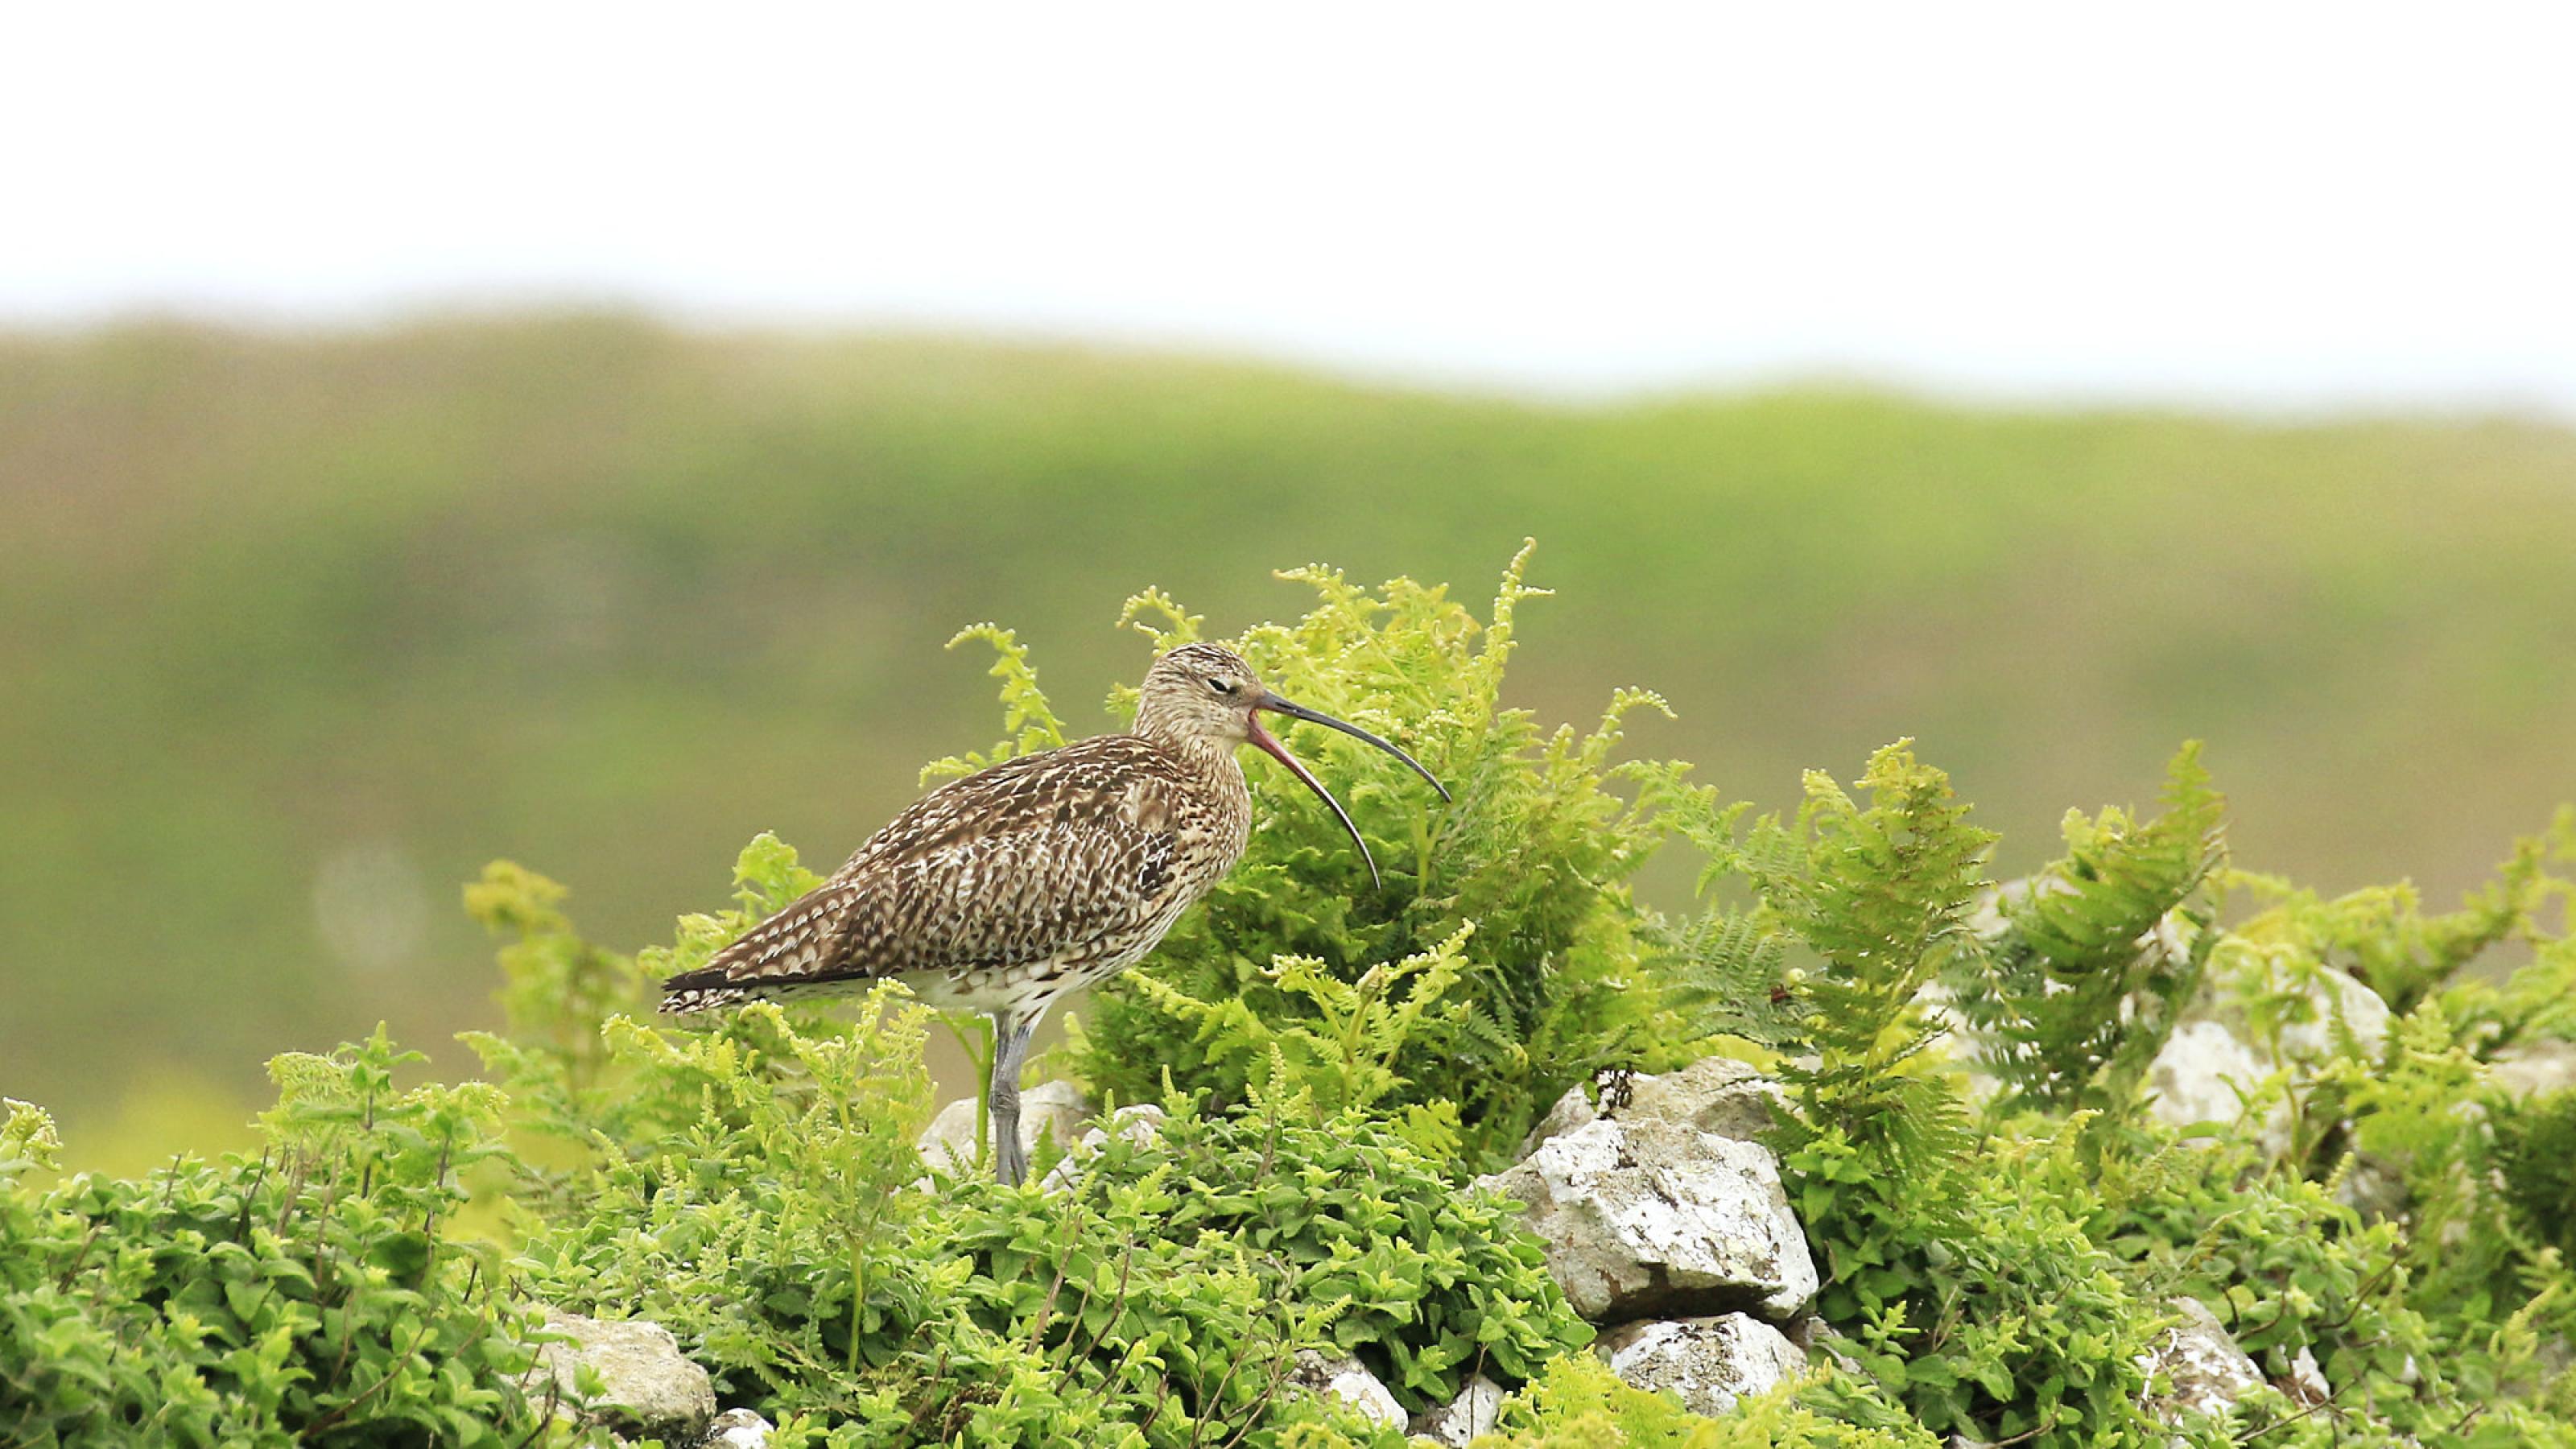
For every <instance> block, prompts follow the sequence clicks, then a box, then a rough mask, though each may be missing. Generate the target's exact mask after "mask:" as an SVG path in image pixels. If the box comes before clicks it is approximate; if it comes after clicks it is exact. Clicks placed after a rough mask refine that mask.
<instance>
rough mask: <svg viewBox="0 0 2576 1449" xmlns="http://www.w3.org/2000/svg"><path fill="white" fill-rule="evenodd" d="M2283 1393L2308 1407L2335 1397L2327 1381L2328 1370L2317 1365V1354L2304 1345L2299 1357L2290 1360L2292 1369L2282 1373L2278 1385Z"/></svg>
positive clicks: (2313, 1406)
mask: <svg viewBox="0 0 2576 1449" xmlns="http://www.w3.org/2000/svg"><path fill="white" fill-rule="evenodd" d="M2277 1387H2279V1389H2280V1390H2281V1392H2282V1393H2285V1394H2287V1395H2289V1396H2290V1397H2291V1398H2292V1399H2293V1400H2295V1401H2296V1402H2297V1403H2299V1404H2300V1405H2301V1406H2303V1407H2306V1408H2311V1409H2313V1408H2315V1407H2316V1406H2317V1405H2319V1404H2322V1403H2324V1402H2326V1401H2327V1400H2329V1399H2331V1398H2333V1397H2334V1390H2333V1388H2332V1387H2330V1386H2328V1384H2327V1383H2326V1372H2325V1370H2324V1369H2321V1368H2319V1367H2317V1356H2316V1354H2314V1353H2313V1352H2311V1351H2309V1349H2308V1348H2307V1347H2306V1346H2305V1345H2302V1346H2301V1347H2300V1349H2299V1354H2298V1357H2296V1358H2293V1359H2291V1360H2290V1371H2289V1372H2288V1373H2287V1374H2284V1375H2282V1377H2281V1382H2280V1383H2279V1385H2278V1386H2277Z"/></svg>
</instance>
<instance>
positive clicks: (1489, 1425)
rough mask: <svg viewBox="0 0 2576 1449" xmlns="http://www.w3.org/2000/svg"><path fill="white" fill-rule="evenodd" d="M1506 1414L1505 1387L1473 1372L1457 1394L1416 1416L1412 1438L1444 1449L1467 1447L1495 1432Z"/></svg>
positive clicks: (1465, 1448) (1462, 1448) (1464, 1448)
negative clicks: (1426, 1441)
mask: <svg viewBox="0 0 2576 1449" xmlns="http://www.w3.org/2000/svg"><path fill="white" fill-rule="evenodd" d="M1502 1413H1503V1386H1502V1385H1500V1384H1498V1383H1495V1382H1494V1381H1493V1380H1492V1379H1489V1378H1487V1377H1485V1376H1484V1375H1483V1374H1474V1375H1471V1376H1470V1377H1469V1378H1468V1380H1467V1382H1466V1385H1465V1387H1463V1388H1461V1389H1459V1390H1458V1397H1456V1398H1454V1399H1451V1400H1450V1401H1449V1402H1447V1403H1445V1404H1434V1405H1432V1406H1431V1407H1430V1408H1428V1409H1425V1410H1423V1411H1422V1412H1421V1413H1419V1414H1416V1415H1414V1417H1413V1437H1414V1438H1417V1439H1428V1440H1430V1441H1431V1442H1432V1443H1434V1444H1438V1445H1442V1446H1443V1449H1467V1446H1468V1445H1469V1444H1472V1443H1474V1442H1475V1439H1476V1436H1477V1435H1479V1434H1487V1433H1491V1432H1493V1428H1494V1424H1495V1421H1496V1420H1498V1419H1500V1418H1501V1417H1502Z"/></svg>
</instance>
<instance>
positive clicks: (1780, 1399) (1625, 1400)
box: [1473, 1354, 1941, 1449]
mask: <svg viewBox="0 0 2576 1449" xmlns="http://www.w3.org/2000/svg"><path fill="white" fill-rule="evenodd" d="M1801 1387H1802V1388H1803V1389H1804V1392H1803V1393H1792V1392H1789V1391H1787V1390H1776V1391H1774V1392H1772V1393H1768V1394H1764V1395H1761V1396H1760V1397H1758V1398H1754V1399H1751V1400H1748V1401H1746V1402H1744V1403H1742V1404H1739V1405H1738V1406H1737V1408H1736V1411H1735V1412H1734V1413H1733V1414H1731V1415H1729V1416H1727V1417H1725V1418H1716V1419H1713V1418H1704V1417H1702V1416H1700V1415H1697V1414H1692V1413H1688V1412H1685V1411H1684V1410H1683V1408H1682V1406H1681V1402H1680V1401H1679V1400H1678V1399H1676V1398H1675V1397H1674V1396H1673V1395H1671V1394H1668V1393H1652V1392H1648V1391H1647V1390H1644V1389H1638V1388H1631V1387H1630V1386H1629V1385H1627V1384H1625V1383H1623V1382H1621V1381H1620V1379H1619V1377H1618V1375H1616V1374H1613V1373H1612V1372H1610V1370H1609V1368H1608V1367H1607V1366H1606V1365H1604V1364H1603V1363H1602V1362H1601V1361H1600V1360H1599V1359H1597V1358H1594V1357H1592V1356H1591V1355H1589V1354H1575V1355H1569V1356H1568V1357H1565V1358H1561V1359H1558V1360H1556V1361H1555V1362H1554V1363H1552V1364H1550V1365H1549V1366H1548V1371H1547V1374H1546V1376H1545V1377H1544V1378H1541V1379H1539V1380H1537V1381H1535V1382H1533V1383H1531V1384H1530V1386H1529V1387H1528V1388H1527V1389H1524V1390H1523V1391H1522V1392H1520V1393H1518V1394H1515V1395H1513V1396H1512V1397H1511V1398H1509V1399H1506V1400H1505V1401H1504V1402H1503V1409H1502V1414H1501V1422H1500V1424H1499V1425H1497V1427H1496V1428H1495V1430H1494V1432H1492V1433H1489V1434H1485V1435H1481V1436H1479V1437H1478V1438H1477V1440H1476V1442H1475V1444H1474V1446H1473V1449H1936V1446H1938V1445H1939V1444H1940V1442H1941V1441H1940V1440H1938V1439H1936V1438H1934V1437H1933V1436H1932V1435H1930V1434H1928V1433H1925V1432H1924V1431H1923V1430H1922V1429H1921V1428H1919V1427H1916V1426H1914V1425H1912V1424H1909V1423H1906V1422H1905V1421H1904V1419H1903V1416H1902V1415H1901V1414H1896V1413H1893V1412H1892V1411H1890V1410H1888V1409H1887V1407H1886V1406H1885V1405H1884V1404H1883V1403H1880V1402H1878V1401H1877V1400H1876V1399H1875V1398H1874V1397H1873V1396H1872V1395H1871V1394H1870V1393H1869V1392H1868V1390H1867V1389H1866V1388H1857V1389H1855V1388H1854V1387H1853V1386H1851V1385H1848V1384H1840V1383H1836V1382H1834V1381H1833V1380H1832V1378H1831V1377H1830V1376H1829V1377H1827V1378H1824V1379H1820V1380H1818V1381H1817V1382H1815V1383H1812V1384H1809V1385H1805V1386H1801ZM1809 1399H1830V1400H1832V1401H1833V1402H1834V1403H1835V1404H1836V1407H1837V1408H1838V1409H1839V1410H1840V1411H1841V1412H1840V1414H1839V1415H1836V1414H1828V1413H1826V1412H1823V1411H1821V1410H1819V1409H1817V1408H1815V1407H1812V1406H1811V1405H1810V1404H1809V1403H1808V1402H1807V1400H1809ZM1855 1419H1858V1420H1865V1421H1867V1422H1854V1420H1855Z"/></svg>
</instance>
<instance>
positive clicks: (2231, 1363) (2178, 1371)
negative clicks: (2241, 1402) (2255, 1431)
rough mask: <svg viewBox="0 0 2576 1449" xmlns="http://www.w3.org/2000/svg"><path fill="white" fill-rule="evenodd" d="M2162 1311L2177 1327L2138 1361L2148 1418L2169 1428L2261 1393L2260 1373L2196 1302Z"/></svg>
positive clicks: (2172, 1304)
mask: <svg viewBox="0 0 2576 1449" xmlns="http://www.w3.org/2000/svg"><path fill="white" fill-rule="evenodd" d="M2166 1307H2168V1308H2171V1309H2172V1310H2173V1311H2174V1312H2176V1313H2179V1314H2181V1315H2182V1322H2180V1323H2178V1324H2176V1325H2174V1326H2173V1327H2171V1328H2169V1329H2166V1330H2165V1331H2164V1332H2163V1333H2162V1334H2160V1335H2158V1336H2157V1338H2156V1341H2155V1342H2154V1343H2153V1344H2152V1345H2150V1346H2149V1347H2148V1349H2147V1351H2146V1352H2145V1353H2142V1354H2140V1355H2138V1367H2139V1368H2140V1369H2141V1370H2143V1371H2144V1372H2145V1373H2146V1375H2147V1393H2146V1397H2145V1398H2144V1399H2142V1400H2141V1401H2140V1403H2141V1406H2142V1407H2143V1408H2145V1410H2146V1411H2147V1412H2148V1413H2149V1414H2150V1415H2152V1416H2154V1417H2155V1418H2156V1419H2158V1420H2160V1421H2162V1422H2164V1423H2166V1424H2173V1423H2176V1422H2179V1421H2180V1420H2181V1418H2182V1416H2183V1415H2184V1414H2186V1413H2196V1414H2220V1413H2224V1412H2226V1410H2227V1409H2228V1407H2229V1406H2231V1405H2233V1404H2234V1403H2235V1402H2236V1401H2237V1400H2238V1399H2239V1398H2241V1397H2243V1396H2244V1394H2245V1393H2246V1391H2247V1390H2249V1389H2256V1388H2260V1387H2262V1384H2263V1373H2262V1370H2260V1369H2258V1368H2256V1367H2255V1366H2254V1360H2252V1359H2250V1358H2247V1357H2246V1356H2245V1352H2244V1350H2242V1349H2240V1348H2238V1347H2237V1346H2236V1340H2235V1338H2233V1337H2232V1336H2230V1335H2229V1333H2228V1332H2227V1330H2226V1329H2225V1328H2223V1327H2221V1326H2220V1325H2219V1322H2218V1316H2217V1315H2216V1314H2213V1313H2211V1312H2210V1311H2209V1309H2208V1308H2207V1307H2206V1306H2204V1305H2203V1304H2202V1303H2201V1301H2200V1300H2199V1299H2197V1298H2176V1299H2173V1300H2171V1301H2170V1302H2169V1303H2167V1304H2166Z"/></svg>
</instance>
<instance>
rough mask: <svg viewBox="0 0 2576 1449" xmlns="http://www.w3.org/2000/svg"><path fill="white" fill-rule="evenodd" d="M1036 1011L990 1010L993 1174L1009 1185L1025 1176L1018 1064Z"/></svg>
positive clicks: (1025, 1057) (1035, 1024) (1034, 1025)
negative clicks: (1021, 1143)
mask: <svg viewBox="0 0 2576 1449" xmlns="http://www.w3.org/2000/svg"><path fill="white" fill-rule="evenodd" d="M1040 1014H1041V1013H1039V1012H1035V1011H1028V1012H1022V1011H997V1012H994V1013H993V1085H992V1091H991V1094H990V1095H991V1098H992V1117H993V1175H994V1176H995V1177H998V1178H1000V1179H1001V1180H1002V1182H1003V1184H1004V1185H1005V1186H1009V1187H1017V1186H1019V1185H1020V1183H1021V1181H1022V1180H1023V1179H1025V1178H1026V1177H1027V1176H1028V1175H1029V1157H1028V1153H1027V1152H1025V1151H1023V1150H1022V1149H1021V1147H1020V1066H1021V1064H1022V1063H1024V1062H1026V1061H1027V1060H1028V1055H1029V1038H1030V1037H1032V1036H1035V1035H1036V1034H1037V1029H1038V1017H1039V1015H1040Z"/></svg>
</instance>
